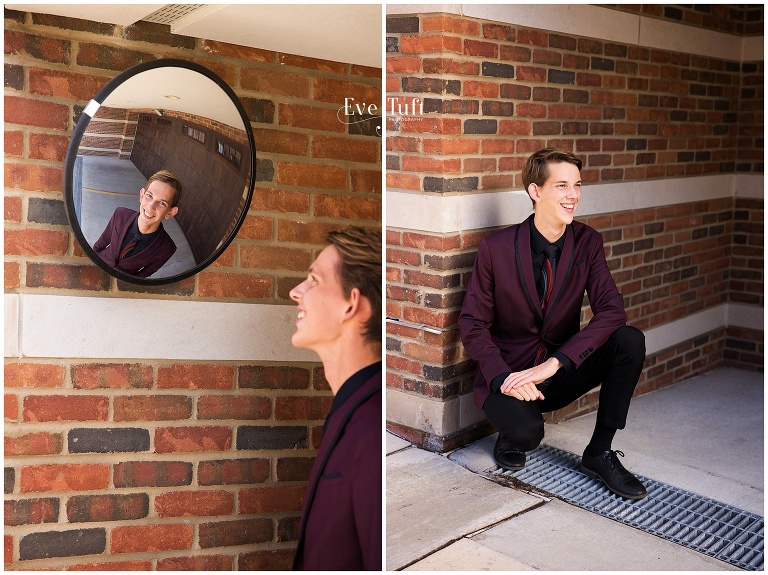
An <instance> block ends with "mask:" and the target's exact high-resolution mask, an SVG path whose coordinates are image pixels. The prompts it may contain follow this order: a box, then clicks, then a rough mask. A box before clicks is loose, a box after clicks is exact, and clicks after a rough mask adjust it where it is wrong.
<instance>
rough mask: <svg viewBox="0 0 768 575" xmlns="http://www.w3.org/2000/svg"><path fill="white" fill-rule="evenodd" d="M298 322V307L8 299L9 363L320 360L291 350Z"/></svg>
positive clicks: (40, 297)
mask: <svg viewBox="0 0 768 575" xmlns="http://www.w3.org/2000/svg"><path fill="white" fill-rule="evenodd" d="M295 320H296V307H295V306H292V305H265V304H247V303H223V302H197V301H183V300H167V299H145V298H141V299H127V298H114V297H82V296H81V297H77V296H60V295H50V294H45V295H43V294H6V295H5V357H9V358H61V359H75V358H87V359H138V360H145V359H146V360H149V359H173V360H198V361H277V362H294V361H295V362H317V361H319V358H318V357H317V355H316V354H315V353H314V352H311V351H308V350H305V349H297V348H295V347H293V346H292V345H291V335H292V334H293V332H294V331H295V327H294V322H295ZM128 326H130V329H129V330H127V331H126V327H128ZM126 336H129V337H126Z"/></svg>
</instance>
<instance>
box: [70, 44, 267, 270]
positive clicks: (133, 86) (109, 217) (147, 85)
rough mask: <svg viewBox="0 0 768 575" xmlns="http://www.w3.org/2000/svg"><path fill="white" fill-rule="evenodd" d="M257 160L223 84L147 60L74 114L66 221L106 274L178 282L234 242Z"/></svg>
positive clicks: (191, 69) (197, 71) (173, 63)
mask: <svg viewBox="0 0 768 575" xmlns="http://www.w3.org/2000/svg"><path fill="white" fill-rule="evenodd" d="M255 162H256V154H255V149H254V142H253V133H252V131H251V127H250V122H249V120H248V117H247V115H246V113H245V110H244V108H243V106H242V104H241V103H240V101H239V99H238V98H237V96H236V95H235V93H234V92H233V91H232V89H231V88H230V87H229V86H228V85H227V84H226V82H224V81H223V80H222V79H221V78H220V77H218V76H217V75H216V74H214V73H213V72H211V71H210V70H208V69H207V68H205V67H203V66H200V65H198V64H196V63H194V62H187V61H184V60H176V59H160V60H153V61H151V62H145V63H142V64H139V65H137V66H134V67H132V68H130V69H128V70H126V71H125V72H123V73H122V74H120V75H119V76H117V77H115V78H114V79H112V80H111V81H110V82H109V83H108V84H107V85H106V86H104V88H102V89H101V90H100V91H99V93H98V94H96V95H95V96H94V98H93V99H92V100H91V101H90V103H89V104H88V105H87V106H86V107H85V109H84V110H83V113H82V114H81V115H80V118H79V119H78V122H77V124H76V126H75V130H74V132H73V134H72V138H71V140H70V143H69V148H68V150H67V157H66V161H65V165H64V191H65V201H66V206H67V215H68V217H69V221H70V224H71V226H72V228H73V230H74V232H75V236H76V238H77V241H78V243H79V244H80V246H81V247H82V249H83V251H84V252H85V253H86V254H87V255H88V257H90V258H91V260H93V262H94V263H96V265H98V266H99V267H100V268H101V269H103V270H104V271H106V272H107V273H109V274H110V275H112V276H114V277H117V278H118V279H121V280H123V281H126V282H130V283H135V284H142V285H153V284H167V283H171V282H176V281H179V280H181V279H184V278H186V277H189V276H191V275H193V274H195V273H197V272H199V271H201V270H202V269H204V268H205V267H206V266H208V265H209V264H211V263H212V262H213V261H214V260H215V259H216V258H217V257H218V256H219V255H220V254H221V253H222V252H223V251H224V250H225V249H226V247H227V246H228V245H229V243H230V242H231V241H232V240H233V239H234V237H235V235H236V234H237V231H238V229H239V228H240V225H241V224H242V223H243V220H244V219H245V215H246V213H247V211H248V206H249V205H250V201H251V194H252V193H253V186H254V180H255V170H254V166H255ZM158 174H159V175H158ZM155 178H156V179H155ZM150 180H151V182H150ZM148 182H150V183H149V184H148ZM177 182H180V185H179V184H178V183H177ZM179 188H180V189H181V193H180V194H178V192H177V190H178V189H179ZM176 198H178V203H177V204H175V205H174V202H175V201H176ZM137 232H138V233H137Z"/></svg>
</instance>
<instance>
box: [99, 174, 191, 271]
mask: <svg viewBox="0 0 768 575" xmlns="http://www.w3.org/2000/svg"><path fill="white" fill-rule="evenodd" d="M181 192H182V185H181V182H180V181H179V179H178V178H177V177H176V176H174V175H173V174H172V173H171V172H169V171H167V170H161V171H159V172H157V173H156V174H153V175H152V176H151V177H150V178H149V180H148V181H147V186H146V187H145V188H141V191H140V192H139V211H138V212H136V211H134V210H131V209H129V208H117V209H116V210H115V213H114V214H112V218H110V220H109V223H108V224H107V227H106V228H104V231H103V232H102V234H101V237H99V239H98V240H97V241H96V243H95V244H93V251H95V252H96V253H97V254H99V257H101V259H102V260H104V261H105V262H107V263H108V264H109V265H110V266H112V267H113V268H115V269H118V270H120V271H121V272H124V273H126V274H130V275H132V276H138V277H141V278H146V277H149V276H151V275H152V274H153V273H155V272H156V271H157V270H159V269H160V268H161V267H163V264H164V263H165V262H167V261H168V260H169V259H170V258H171V256H172V255H173V254H174V252H175V251H176V244H175V243H174V242H173V240H172V239H171V236H169V235H168V232H166V231H165V229H164V228H163V220H169V219H171V218H172V217H174V216H175V215H176V214H177V213H178V211H179V208H178V207H177V205H178V203H179V200H180V199H181Z"/></svg>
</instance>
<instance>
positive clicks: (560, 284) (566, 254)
mask: <svg viewBox="0 0 768 575" xmlns="http://www.w3.org/2000/svg"><path fill="white" fill-rule="evenodd" d="M575 251H576V241H575V239H574V237H573V226H572V225H570V224H569V225H567V226H565V245H564V246H563V253H561V254H560V259H559V260H558V262H557V271H555V285H554V286H552V293H553V294H555V295H554V299H551V301H550V302H549V308H548V309H547V318H549V317H552V313H553V312H554V310H555V308H556V307H557V303H558V301H560V296H561V295H562V293H563V288H564V287H565V284H566V283H567V282H568V276H569V275H570V273H571V268H573V256H574V252H575ZM532 266H533V264H532V263H531V267H532ZM545 319H546V318H545Z"/></svg>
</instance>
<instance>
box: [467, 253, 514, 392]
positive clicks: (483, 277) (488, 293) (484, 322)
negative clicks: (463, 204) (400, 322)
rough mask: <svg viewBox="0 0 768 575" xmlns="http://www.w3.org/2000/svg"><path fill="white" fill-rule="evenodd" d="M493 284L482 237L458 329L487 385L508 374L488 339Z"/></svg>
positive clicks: (491, 314)
mask: <svg viewBox="0 0 768 575" xmlns="http://www.w3.org/2000/svg"><path fill="white" fill-rule="evenodd" d="M494 285H495V282H494V273H493V258H492V257H491V252H490V250H489V248H488V243H487V241H486V239H485V238H483V240H481V242H480V246H479V248H478V250H477V258H476V259H475V265H474V267H473V268H472V276H471V277H470V279H469V284H468V285H467V293H466V295H465V296H464V303H463V305H462V307H461V313H460V314H459V320H458V326H459V333H460V335H461V341H462V343H463V344H464V349H465V350H466V351H467V354H468V355H469V357H471V358H472V359H473V360H474V361H475V362H476V363H477V367H478V369H479V370H480V373H481V374H482V375H483V379H485V382H486V385H489V384H490V382H491V381H493V379H494V378H495V377H496V376H498V375H500V374H502V373H505V372H506V373H509V366H508V365H507V363H506V362H505V361H504V358H503V357H502V355H501V351H500V350H499V347H498V346H497V345H496V344H495V343H494V342H493V339H492V338H491V331H490V327H491V325H492V324H493V321H494V317H495V304H494ZM489 389H490V388H489Z"/></svg>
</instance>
